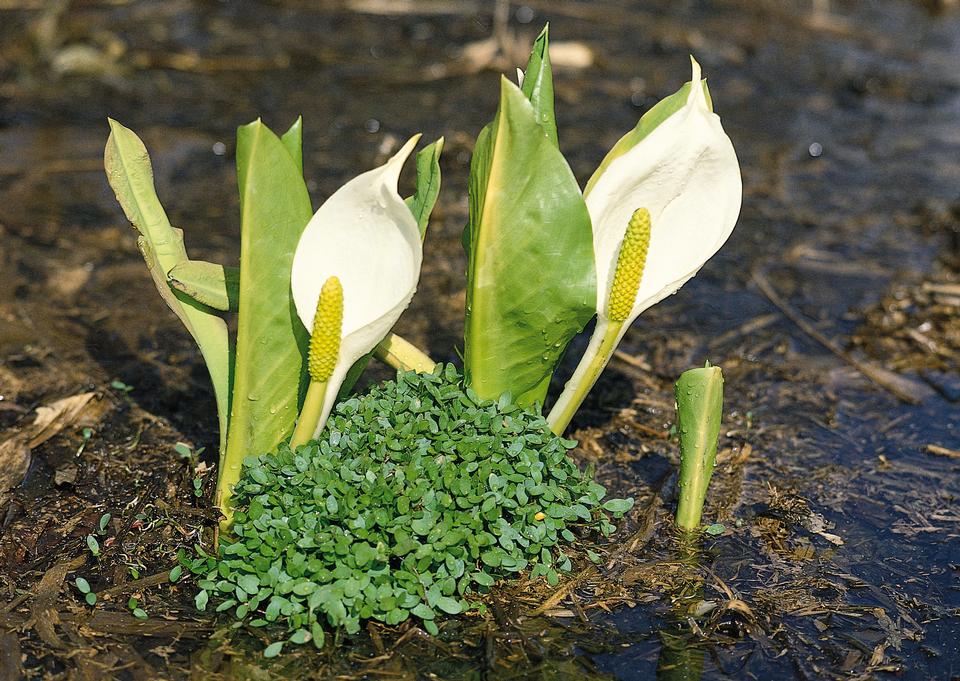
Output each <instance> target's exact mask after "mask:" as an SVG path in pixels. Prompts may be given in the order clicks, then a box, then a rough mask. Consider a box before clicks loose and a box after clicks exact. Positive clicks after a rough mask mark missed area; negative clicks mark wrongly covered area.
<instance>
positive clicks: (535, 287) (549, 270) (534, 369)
mask: <svg viewBox="0 0 960 681" xmlns="http://www.w3.org/2000/svg"><path fill="white" fill-rule="evenodd" d="M464 242H465V245H466V246H467V250H468V255H469V263H468V270H467V310H466V325H465V326H466V328H465V334H464V336H465V346H464V367H465V370H466V376H467V381H468V384H469V385H470V386H471V387H472V388H473V389H474V390H475V391H476V393H477V394H478V395H479V396H480V397H481V398H490V399H496V398H498V397H499V396H500V395H501V394H502V393H504V392H510V393H511V394H512V395H513V396H514V398H515V400H516V401H517V403H518V404H521V405H530V404H533V403H534V402H541V403H542V402H543V399H544V397H545V395H546V388H547V385H548V383H549V380H550V376H551V375H552V373H553V371H554V369H555V367H556V364H557V362H558V361H559V359H560V356H561V355H562V354H563V351H564V349H565V348H566V346H567V343H569V341H570V339H571V338H572V337H573V336H574V335H575V334H576V333H577V332H578V331H580V330H581V329H582V328H583V327H584V325H585V324H586V323H587V322H588V321H589V320H590V318H591V317H592V316H593V313H594V307H595V300H596V274H595V271H594V262H593V237H592V232H591V229H590V217H589V215H588V213H587V209H586V205H585V204H584V202H583V198H582V196H581V194H580V188H579V186H578V185H577V181H576V179H575V178H574V176H573V173H572V172H571V170H570V168H569V166H568V165H567V162H566V160H565V159H564V158H563V156H562V154H561V153H560V151H559V149H558V148H557V147H556V145H555V144H554V142H553V140H552V139H551V138H550V135H548V134H547V132H546V131H545V130H544V129H543V127H542V126H541V124H540V122H539V121H538V119H537V113H536V111H535V109H534V107H533V105H532V104H531V103H530V100H528V99H527V97H526V96H525V95H524V93H523V92H522V91H521V90H520V89H519V88H518V87H517V86H515V85H514V84H512V83H511V82H510V81H508V80H507V79H505V78H503V79H501V83H500V108H499V111H498V113H497V117H496V118H495V119H494V121H493V123H492V124H491V125H489V126H487V127H486V128H484V129H483V131H481V133H480V136H479V137H478V139H477V145H476V148H475V150H474V157H473V161H472V163H471V179H470V224H469V225H468V227H467V230H466V232H465V234H464Z"/></svg>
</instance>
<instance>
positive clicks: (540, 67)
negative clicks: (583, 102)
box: [521, 24, 559, 146]
mask: <svg viewBox="0 0 960 681" xmlns="http://www.w3.org/2000/svg"><path fill="white" fill-rule="evenodd" d="M549 34H550V25H549V24H547V25H546V26H544V27H543V30H542V31H541V32H540V35H539V36H537V39H536V40H535V41H534V43H533V50H531V52H530V59H529V60H528V61H527V68H526V70H525V71H524V72H523V86H522V87H521V90H523V94H525V95H526V96H527V99H529V100H530V104H531V105H533V111H534V115H535V116H536V119H537V122H538V123H539V124H540V127H541V128H543V131H544V132H545V133H547V137H549V138H550V141H551V142H553V145H554V146H559V142H558V141H557V120H556V117H555V115H554V111H553V69H552V68H551V67H550V35H549Z"/></svg>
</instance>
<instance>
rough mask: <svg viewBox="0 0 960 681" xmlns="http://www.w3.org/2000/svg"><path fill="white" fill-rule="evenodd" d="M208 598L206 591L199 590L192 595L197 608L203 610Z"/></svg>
mask: <svg viewBox="0 0 960 681" xmlns="http://www.w3.org/2000/svg"><path fill="white" fill-rule="evenodd" d="M209 600H210V594H209V593H207V592H206V591H199V592H197V595H196V596H194V598H193V602H194V605H196V606H197V610H200V611H203V610H206V608H207V602H208V601H209Z"/></svg>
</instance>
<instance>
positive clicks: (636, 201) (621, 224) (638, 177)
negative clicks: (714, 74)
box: [548, 58, 743, 433]
mask: <svg viewBox="0 0 960 681" xmlns="http://www.w3.org/2000/svg"><path fill="white" fill-rule="evenodd" d="M691 62H692V66H693V76H692V79H691V82H690V83H689V84H688V85H689V87H687V86H685V87H684V89H683V90H681V92H684V91H686V92H687V94H686V101H682V100H677V99H675V98H677V97H678V96H679V95H680V93H678V95H674V96H673V97H672V98H670V99H669V100H665V101H664V102H661V103H660V104H659V105H658V106H657V107H655V108H654V109H653V110H651V111H650V112H649V113H648V114H647V116H645V117H644V118H643V119H641V121H640V124H639V125H638V126H637V128H636V129H635V130H633V131H631V132H630V133H628V134H627V135H625V136H624V137H623V139H621V140H620V142H618V143H617V145H616V146H614V148H613V150H612V151H611V152H610V153H609V154H608V155H607V158H606V159H604V161H603V163H602V164H601V166H600V168H599V169H598V170H597V172H596V173H595V174H594V176H593V177H592V178H591V179H590V182H589V183H588V184H587V189H586V191H585V192H584V198H585V200H586V204H587V210H588V211H589V213H590V219H591V222H592V225H593V248H594V255H595V258H596V271H597V326H596V329H595V330H594V333H593V337H592V338H591V340H590V345H589V346H588V348H587V351H586V353H585V354H584V357H583V359H582V360H581V362H580V365H579V366H578V367H577V369H576V371H575V372H574V375H573V377H571V379H570V381H569V382H568V383H567V385H566V387H565V388H564V391H563V393H562V394H561V396H560V398H559V399H558V400H557V404H556V405H555V406H554V408H553V410H552V411H551V412H550V415H549V417H548V421H549V422H550V424H551V426H552V427H553V429H554V430H555V431H556V432H558V433H559V432H562V431H563V430H565V429H566V426H567V425H568V424H569V422H570V419H571V418H572V416H573V414H574V413H575V412H576V410H577V409H578V408H579V406H580V404H581V403H582V401H583V398H584V397H586V394H587V392H589V390H590V388H592V387H593V384H594V383H595V382H596V380H597V378H598V377H599V375H600V373H601V372H602V371H603V369H604V367H605V366H606V364H607V361H609V359H610V356H611V355H612V354H613V351H614V350H615V349H616V347H617V344H618V343H619V342H620V339H621V338H623V335H624V334H625V333H626V331H627V329H628V328H629V327H630V324H631V323H632V322H633V321H634V320H635V319H636V318H637V317H638V316H639V315H640V314H641V313H642V312H643V311H644V310H646V309H647V308H649V307H650V306H652V305H655V304H656V303H658V302H660V301H661V300H663V299H664V298H666V297H667V296H669V295H670V294H672V293H675V292H676V291H677V290H678V289H679V288H680V287H681V286H683V285H684V284H685V283H686V282H687V281H689V280H690V279H691V278H693V276H694V275H695V274H696V273H697V271H698V270H699V269H700V268H701V267H702V266H703V265H704V263H706V262H707V260H709V259H710V258H711V257H712V256H713V255H714V254H715V253H716V252H717V251H718V250H719V249H720V247H721V246H722V245H723V244H724V242H725V241H726V240H727V238H728V237H729V236H730V233H731V232H732V231H733V227H734V225H735V224H736V222H737V217H738V216H739V214H740V203H741V200H742V195H743V187H742V183H741V179H740V165H739V163H738V161H737V156H736V153H735V152H734V149H733V144H732V143H731V142H730V138H729V137H727V134H726V133H725V132H724V131H723V128H722V126H721V125H720V118H719V117H718V116H717V115H716V114H715V113H713V110H712V105H711V103H710V101H709V99H708V94H707V92H706V88H705V86H704V84H703V83H702V81H701V77H700V65H699V64H697V62H696V61H695V60H693V59H692V58H691ZM641 209H645V211H646V212H647V213H648V216H647V215H644V216H643V220H635V222H637V223H638V224H639V223H641V222H642V223H643V225H644V229H645V232H644V235H643V237H642V238H640V237H635V238H634V239H633V242H634V243H636V242H637V241H638V240H639V241H642V246H643V247H642V248H637V249H635V250H636V251H637V252H638V253H641V252H642V253H643V255H644V256H645V257H644V259H641V260H640V261H639V262H635V263H630V257H629V253H627V249H624V255H625V256H627V257H625V259H624V260H625V261H626V264H627V265H631V264H632V266H633V267H634V268H636V267H639V269H640V271H641V275H640V277H639V285H637V283H636V279H635V278H632V279H631V278H630V277H621V280H624V279H629V280H631V281H632V282H633V284H632V285H633V286H635V287H636V288H631V289H630V291H629V294H630V296H631V298H630V299H629V300H628V305H629V312H628V313H627V314H625V315H613V317H611V315H610V309H609V306H610V300H611V291H612V289H613V287H614V286H613V285H614V280H615V278H616V274H617V264H618V260H620V251H621V245H622V244H623V243H624V237H625V235H626V233H627V227H628V225H630V224H631V219H632V218H634V216H635V215H636V214H637V213H638V211H641ZM621 267H623V265H621ZM618 286H620V285H619V284H618ZM634 291H635V293H634ZM618 296H619V299H620V301H621V307H622V297H623V296H622V291H618ZM630 300H632V305H630V304H629V302H630Z"/></svg>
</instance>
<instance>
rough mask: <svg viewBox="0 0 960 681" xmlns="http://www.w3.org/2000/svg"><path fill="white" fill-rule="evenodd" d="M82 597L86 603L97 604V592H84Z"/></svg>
mask: <svg viewBox="0 0 960 681" xmlns="http://www.w3.org/2000/svg"><path fill="white" fill-rule="evenodd" d="M83 599H84V600H85V601H86V602H87V605H96V604H97V594H95V593H93V592H92V591H91V592H90V593H88V594H85V595H84V597H83Z"/></svg>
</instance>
